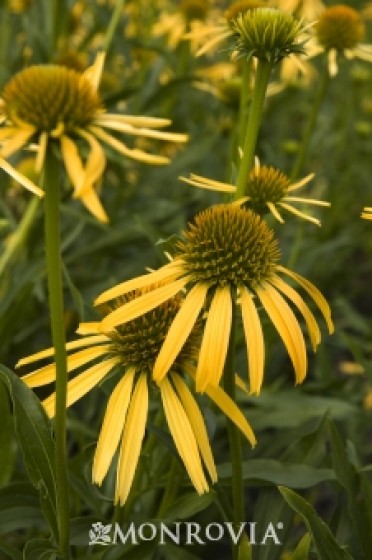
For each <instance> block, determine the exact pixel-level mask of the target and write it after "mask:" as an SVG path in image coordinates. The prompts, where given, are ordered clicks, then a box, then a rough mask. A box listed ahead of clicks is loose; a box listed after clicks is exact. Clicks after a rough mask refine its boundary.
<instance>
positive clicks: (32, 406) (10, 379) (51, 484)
mask: <svg viewBox="0 0 372 560" xmlns="http://www.w3.org/2000/svg"><path fill="white" fill-rule="evenodd" d="M0 379H2V381H3V382H4V383H5V384H6V386H7V387H8V389H9V392H10V395H11V398H12V401H13V408H14V417H15V425H16V433H17V437H18V441H19V444H20V447H21V450H22V453H23V457H24V460H25V464H26V467H27V470H28V473H29V476H30V480H31V482H32V484H33V485H34V486H35V488H37V489H38V491H39V497H40V504H41V508H42V510H43V512H44V515H45V517H46V519H47V520H48V523H49V526H50V529H51V531H52V534H53V535H54V537H55V538H56V540H57V534H58V529H57V520H56V480H55V474H54V464H55V455H54V445H53V440H52V435H51V430H50V422H49V420H48V418H47V416H46V414H45V412H44V409H43V407H42V406H41V404H40V402H39V400H38V398H37V397H36V396H35V395H34V393H33V392H32V391H31V390H30V389H29V388H28V387H27V386H26V385H25V383H23V381H21V380H20V379H19V377H18V376H17V375H15V374H14V373H13V372H12V371H10V370H9V369H7V368H6V367H5V366H2V365H0Z"/></svg>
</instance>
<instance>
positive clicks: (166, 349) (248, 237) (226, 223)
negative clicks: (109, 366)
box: [96, 204, 333, 393]
mask: <svg viewBox="0 0 372 560" xmlns="http://www.w3.org/2000/svg"><path fill="white" fill-rule="evenodd" d="M279 258H280V252H279V248H278V244H277V241H276V239H275V237H274V233H273V231H272V230H271V229H270V228H269V226H268V225H267V224H266V222H264V221H263V220H262V219H261V218H260V217H259V216H258V215H257V214H255V213H254V212H252V211H251V210H248V209H244V208H241V207H240V206H239V205H237V204H222V205H218V206H215V207H212V208H209V209H207V210H205V211H204V212H202V213H200V214H198V215H197V216H196V218H195V222H194V223H193V224H190V225H189V228H188V229H187V230H186V231H185V232H184V234H183V239H182V241H181V242H180V243H179V244H178V246H177V250H176V254H175V256H174V259H173V261H172V262H170V263H169V264H167V265H165V266H163V267H162V268H160V269H159V270H156V271H154V272H151V273H149V274H145V275H143V276H140V277H138V278H134V279H133V280H128V281H126V282H124V283H122V284H119V285H118V286H115V287H114V288H111V289H110V290H107V291H106V292H104V293H103V294H101V295H100V296H99V297H98V298H97V300H96V304H102V303H105V302H107V301H110V300H112V299H114V298H117V297H121V296H122V295H123V294H125V293H127V292H128V291H130V290H132V289H133V287H134V286H137V287H144V286H148V285H151V284H153V283H154V282H158V281H161V282H162V283H163V284H164V285H163V286H161V287H160V288H158V289H156V290H153V291H152V292H151V293H149V294H145V295H143V296H141V297H139V298H136V299H134V300H133V301H131V302H129V303H127V304H124V305H119V306H118V308H117V309H115V310H114V311H112V312H111V313H109V314H108V315H107V316H106V317H105V318H104V319H103V321H102V322H101V324H100V327H99V328H100V329H101V330H102V331H104V332H109V331H110V330H111V329H114V328H116V327H117V326H118V325H122V324H125V323H126V322H128V321H131V320H133V319H134V318H136V317H139V316H141V315H143V314H145V313H148V311H150V310H151V309H154V308H156V307H157V306H158V305H161V304H162V303H163V302H164V301H167V300H168V299H169V298H171V297H173V296H174V295H175V294H177V293H179V292H180V291H181V290H184V289H186V290H187V295H186V297H185V299H184V301H183V302H182V305H181V308H180V310H179V311H178V313H177V315H176V316H175V318H174V320H173V321H172V324H171V326H170V328H169V330H168V333H167V335H166V337H165V340H164V343H163V345H162V347H161V350H160V352H159V354H158V356H157V358H156V361H155V364H154V368H153V377H154V380H155V381H156V382H157V383H161V382H162V380H163V379H164V378H165V376H166V375H167V373H168V371H169V370H170V368H171V367H172V364H173V363H174V361H175V359H176V357H177V356H178V354H179V353H180V352H181V350H182V348H183V346H184V344H185V343H186V341H187V339H188V337H189V335H190V333H191V332H192V329H193V328H194V325H195V323H196V322H197V321H198V320H199V319H200V318H201V317H202V316H205V315H204V314H205V313H206V320H205V326H204V332H203V337H202V341H201V345H200V353H199V359H198V365H197V369H196V388H197V390H199V391H204V390H207V389H208V388H209V387H216V386H218V384H219V382H220V379H221V376H222V373H223V367H224V363H225V359H226V355H227V349H228V343H229V337H230V330H231V325H232V308H233V305H234V304H235V301H237V303H238V304H239V307H240V309H241V313H242V319H243V327H244V333H245V339H246V343H247V354H248V367H249V379H250V390H251V392H253V393H259V391H260V388H261V384H262V380H263V369H264V338H263V332H262V327H261V322H260V318H259V314H258V311H257V307H256V302H257V301H258V302H259V303H260V304H261V305H262V307H263V308H264V310H265V311H266V312H267V314H268V315H269V317H270V319H271V321H272V322H273V324H274V326H275V327H276V329H277V330H278V332H279V335H280V336H281V338H282V339H283V342H284V344H285V346H286V348H287V350H288V353H289V356H290V358H291V360H292V363H293V366H294V369H295V374H296V381H297V382H298V383H299V382H301V381H303V379H304V377H305V375H306V369H307V365H306V363H307V358H306V349H305V342H304V338H303V335H302V332H301V328H300V325H299V323H298V320H297V319H296V317H295V315H294V313H293V311H292V310H291V308H290V307H289V305H288V303H287V302H286V300H285V298H284V297H283V295H284V296H285V297H286V298H288V299H289V300H290V301H291V302H292V303H293V304H294V305H295V306H296V307H297V308H298V310H299V311H300V313H301V314H302V315H303V317H304V319H305V322H306V324H307V327H308V330H309V335H310V340H311V343H312V346H313V348H314V349H315V348H316V346H317V345H318V343H319V342H320V338H321V337H320V330H319V327H318V325H317V323H316V321H315V318H314V316H313V314H312V312H311V311H310V309H309V308H308V306H307V305H306V303H305V302H304V300H303V299H302V297H301V296H300V295H299V294H298V293H297V292H296V291H295V290H294V289H293V288H292V287H291V286H290V285H288V284H287V283H286V282H284V281H283V280H282V278H281V277H280V276H279V273H283V274H285V275H287V276H289V277H291V278H293V279H294V280H295V281H297V282H298V284H300V286H301V287H302V288H304V290H305V291H306V292H307V293H308V294H309V295H310V296H311V297H312V299H313V300H314V301H315V303H316V304H317V305H318V307H319V308H320V310H321V312H322V314H323V316H324V318H325V320H326V322H327V325H328V329H329V331H330V332H332V330H333V324H332V321H331V317H330V310H329V307H328V304H327V303H326V301H325V299H324V297H323V296H322V295H321V294H320V292H319V291H318V290H317V288H315V286H313V284H311V282H309V281H308V280H306V279H305V278H303V277H302V276H300V275H298V274H296V273H294V272H291V271H290V270H288V269H286V268H284V267H283V266H280V265H279ZM281 294H283V295H281Z"/></svg>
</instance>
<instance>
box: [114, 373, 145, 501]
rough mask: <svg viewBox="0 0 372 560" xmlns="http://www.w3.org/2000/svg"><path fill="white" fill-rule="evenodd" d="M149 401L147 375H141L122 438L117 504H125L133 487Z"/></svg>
mask: <svg viewBox="0 0 372 560" xmlns="http://www.w3.org/2000/svg"><path fill="white" fill-rule="evenodd" d="M148 400H149V397H148V389H147V379H146V375H141V376H140V378H139V380H138V381H137V384H136V387H135V389H134V391H133V395H132V398H131V402H130V406H129V410H128V416H127V419H126V422H125V427H124V432H123V437H122V443H121V450H120V456H119V463H118V469H117V482H116V491H115V503H116V504H117V503H118V502H120V504H121V505H123V504H124V503H125V501H126V499H127V497H128V494H129V491H130V488H131V486H132V482H133V478H134V475H135V472H136V468H137V463H138V459H139V456H140V453H141V447H142V440H143V437H144V435H145V427H146V419H147V412H148Z"/></svg>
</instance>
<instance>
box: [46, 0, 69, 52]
mask: <svg viewBox="0 0 372 560" xmlns="http://www.w3.org/2000/svg"><path fill="white" fill-rule="evenodd" d="M50 10H51V11H50V19H51V22H50V48H51V51H50V58H53V56H54V55H55V53H56V50H57V49H58V46H59V45H58V43H59V39H60V37H61V35H62V33H63V31H64V28H65V25H66V18H67V2H66V0H51V5H50Z"/></svg>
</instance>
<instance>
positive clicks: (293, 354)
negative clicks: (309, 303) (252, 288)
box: [256, 283, 307, 383]
mask: <svg viewBox="0 0 372 560" xmlns="http://www.w3.org/2000/svg"><path fill="white" fill-rule="evenodd" d="M256 293H257V295H258V297H259V299H260V301H261V303H262V305H263V307H264V308H265V310H266V312H267V314H268V315H269V317H270V319H271V321H272V322H273V324H274V326H275V328H276V329H277V331H278V333H279V335H280V336H281V338H282V340H283V343H284V345H285V347H286V348H287V351H288V354H289V356H290V358H291V360H292V363H293V367H294V370H295V374H296V383H301V382H302V381H303V380H304V379H305V376H306V369H307V355H306V348H305V341H304V337H303V334H302V332H301V329H300V326H299V324H298V321H297V319H296V317H295V315H294V313H293V311H292V310H291V308H290V307H289V305H288V303H287V302H286V301H285V300H284V299H283V298H282V296H281V295H280V294H279V292H278V291H277V290H276V289H275V288H274V287H273V286H271V285H270V284H267V283H266V284H265V285H264V286H263V287H259V288H256Z"/></svg>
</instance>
